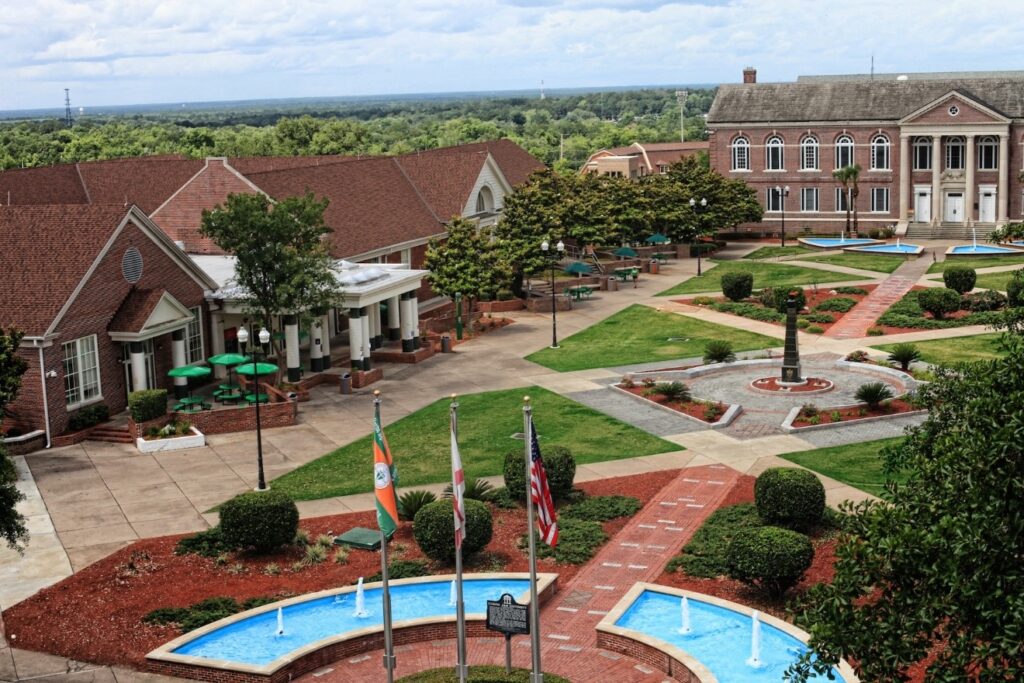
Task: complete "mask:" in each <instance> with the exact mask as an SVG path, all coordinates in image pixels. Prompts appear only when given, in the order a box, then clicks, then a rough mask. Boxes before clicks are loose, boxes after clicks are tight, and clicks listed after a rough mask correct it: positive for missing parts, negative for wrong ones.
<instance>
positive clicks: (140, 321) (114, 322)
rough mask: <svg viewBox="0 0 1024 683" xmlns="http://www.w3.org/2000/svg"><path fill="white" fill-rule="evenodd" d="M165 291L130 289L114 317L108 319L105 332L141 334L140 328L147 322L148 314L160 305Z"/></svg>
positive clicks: (161, 289)
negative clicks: (108, 322)
mask: <svg viewBox="0 0 1024 683" xmlns="http://www.w3.org/2000/svg"><path fill="white" fill-rule="evenodd" d="M165 291H166V290H164V289H163V288H160V289H135V288H132V289H131V290H129V292H128V294H127V296H125V298H124V301H122V302H121V305H120V306H119V307H118V309H117V312H116V313H114V317H113V318H111V319H110V324H109V325H107V330H109V331H110V332H141V331H142V326H143V325H145V324H146V321H147V320H149V316H150V314H151V313H152V312H153V309H154V308H156V305H157V304H158V303H160V297H162V296H163V295H164V292H165Z"/></svg>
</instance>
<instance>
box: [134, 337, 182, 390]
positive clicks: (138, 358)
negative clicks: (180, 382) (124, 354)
mask: <svg viewBox="0 0 1024 683" xmlns="http://www.w3.org/2000/svg"><path fill="white" fill-rule="evenodd" d="M128 351H129V352H130V353H131V358H132V389H134V390H135V391H144V390H145V389H151V388H152V387H150V386H149V376H148V373H147V372H146V351H145V349H144V348H143V346H142V342H130V343H129V344H128ZM177 379H178V378H175V385H177ZM183 379H185V380H186V381H188V379H187V378H183Z"/></svg>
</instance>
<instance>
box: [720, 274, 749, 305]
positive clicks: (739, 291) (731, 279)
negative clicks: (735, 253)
mask: <svg viewBox="0 0 1024 683" xmlns="http://www.w3.org/2000/svg"><path fill="white" fill-rule="evenodd" d="M753 291H754V275H753V274H752V273H726V274H725V275H723V276H722V294H725V295H726V296H727V297H729V298H730V299H732V300H733V301H743V300H744V299H746V298H747V297H748V296H750V293H751V292H753Z"/></svg>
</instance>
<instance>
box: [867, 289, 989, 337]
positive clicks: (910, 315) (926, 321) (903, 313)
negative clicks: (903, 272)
mask: <svg viewBox="0 0 1024 683" xmlns="http://www.w3.org/2000/svg"><path fill="white" fill-rule="evenodd" d="M935 291H946V292H949V293H950V294H952V295H953V296H956V293H955V292H953V291H952V290H948V289H947V290H944V289H939V290H935ZM957 308H959V297H957ZM1001 319H1002V314H1001V313H1000V312H998V311H984V312H977V313H965V314H963V315H958V316H956V317H944V318H943V319H941V320H936V319H934V318H929V317H926V316H925V311H924V309H923V308H922V307H921V305H920V304H919V302H918V291H911V292H908V293H907V294H905V295H904V296H903V298H902V299H900V300H899V301H897V302H896V303H894V304H893V305H892V306H890V307H889V310H887V311H886V312H885V313H884V314H882V317H880V318H879V319H878V321H877V322H876V324H877V325H884V326H886V327H895V328H908V329H925V330H942V329H947V328H951V327H964V326H966V325H993V324H995V323H997V322H999V321H1000V320H1001Z"/></svg>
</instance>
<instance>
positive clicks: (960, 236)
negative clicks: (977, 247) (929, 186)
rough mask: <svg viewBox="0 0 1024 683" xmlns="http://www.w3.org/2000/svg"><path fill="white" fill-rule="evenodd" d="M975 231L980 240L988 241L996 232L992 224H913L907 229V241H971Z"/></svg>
mask: <svg viewBox="0 0 1024 683" xmlns="http://www.w3.org/2000/svg"><path fill="white" fill-rule="evenodd" d="M974 230H976V231H977V233H978V239H979V240H986V241H987V240H988V236H989V235H990V234H991V233H992V231H993V230H995V226H994V225H991V224H986V225H976V226H973V227H966V226H964V225H961V224H960V223H940V224H939V225H927V224H925V223H911V224H910V225H909V226H908V227H907V235H906V237H907V239H915V238H916V239H933V240H970V239H973V237H974V232H973V231H974Z"/></svg>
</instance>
